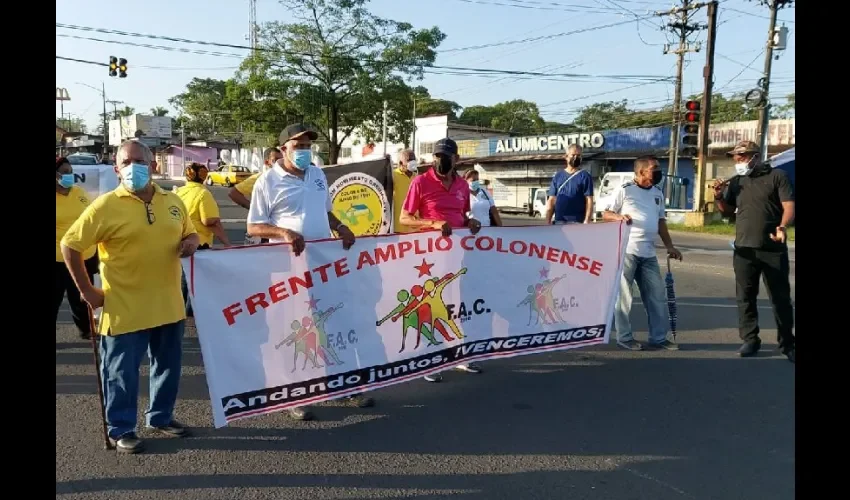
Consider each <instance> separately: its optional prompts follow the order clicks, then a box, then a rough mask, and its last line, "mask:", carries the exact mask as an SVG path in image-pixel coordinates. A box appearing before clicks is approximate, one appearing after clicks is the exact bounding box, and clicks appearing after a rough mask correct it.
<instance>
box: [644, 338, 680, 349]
mask: <svg viewBox="0 0 850 500" xmlns="http://www.w3.org/2000/svg"><path fill="white" fill-rule="evenodd" d="M648 345H649V348H650V349H664V350H667V351H678V350H679V344H677V343H675V342H673V341H672V340H667V339H664V340H662V341H661V342H659V343H657V344H654V343H652V342H650V343H649V344H648Z"/></svg>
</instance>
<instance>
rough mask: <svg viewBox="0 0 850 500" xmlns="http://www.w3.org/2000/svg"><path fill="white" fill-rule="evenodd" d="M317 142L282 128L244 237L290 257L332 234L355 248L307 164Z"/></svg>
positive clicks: (312, 135) (306, 415)
mask: <svg viewBox="0 0 850 500" xmlns="http://www.w3.org/2000/svg"><path fill="white" fill-rule="evenodd" d="M317 137H318V134H316V132H315V131H313V130H309V129H308V128H307V127H305V126H304V125H301V124H295V125H290V126H288V127H286V129H285V130H284V131H283V132H282V133H281V134H280V144H281V153H283V158H281V159H280V160H278V161H276V162H275V163H274V165H273V166H272V167H271V168H269V169H268V170H266V171H265V172H263V173H262V174H260V177H259V178H258V179H257V182H256V184H255V185H254V190H253V193H252V195H251V207H250V208H249V209H248V235H249V236H252V237H257V238H268V240H269V241H270V242H271V243H281V242H282V243H289V244H291V245H292V249H293V253H294V254H295V256H298V255H301V252H303V251H304V248H305V245H306V243H305V242H306V241H308V240H309V241H312V240H321V239H326V238H330V237H331V230H333V231H335V232H336V233H337V234H338V235H339V237H340V238H341V239H342V247H343V248H344V249H346V250H348V249H349V248H351V246H352V245H354V233H352V232H351V230H350V229H349V228H348V227H347V226H345V225H344V224H343V223H341V222H340V221H339V219H337V218H336V216H335V215H334V214H333V213H332V212H331V210H332V205H331V198H330V195H329V194H328V180H327V178H326V177H325V173H324V172H323V171H322V169H321V168H319V167H317V166H315V165H313V164H312V163H311V161H312V156H313V153H312V150H311V149H310V147H311V146H312V142H313V141H314V140H316V138H317ZM348 400H349V401H350V402H352V403H354V404H355V405H356V406H358V407H360V408H364V407H368V406H372V405H373V404H374V401H373V400H372V398H368V397H365V396H361V395H355V396H351V397H349V398H348ZM289 413H290V415H291V416H292V417H293V418H295V419H298V420H309V419H311V418H312V417H313V415H312V413H311V412H310V410H309V408H308V407H306V406H304V407H300V408H295V409H293V410H290V412H289Z"/></svg>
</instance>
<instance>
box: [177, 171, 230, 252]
mask: <svg viewBox="0 0 850 500" xmlns="http://www.w3.org/2000/svg"><path fill="white" fill-rule="evenodd" d="M237 186H238V184H237ZM176 193H177V196H179V197H180V199H181V200H182V201H183V205H185V206H186V210H187V211H188V212H189V219H191V220H192V225H194V226H195V230H196V231H198V238H199V239H200V240H201V245H203V244H205V243H206V244H207V245H209V246H212V244H213V237H214V235H213V232H212V230H211V229H210V228H209V227H208V226H207V223H208V222H209V220H210V219H218V218H220V215H219V211H218V203H216V202H215V197H214V196H213V194H212V193H211V192H210V191H209V189H207V188H205V187H204V185H203V184H201V183H200V182H187V183H186V185H185V186H180V187H179V188H177V191H176Z"/></svg>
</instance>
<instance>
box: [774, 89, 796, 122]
mask: <svg viewBox="0 0 850 500" xmlns="http://www.w3.org/2000/svg"><path fill="white" fill-rule="evenodd" d="M794 94H795V92H791V93H790V94H788V95H787V96H785V104H782V105H780V106H773V107H771V110H770V117H771V118H793V117H794V114H795V113H794V112H795V111H796V109H797V106H796V102H795V95H794Z"/></svg>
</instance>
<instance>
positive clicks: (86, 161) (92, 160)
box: [66, 153, 99, 165]
mask: <svg viewBox="0 0 850 500" xmlns="http://www.w3.org/2000/svg"><path fill="white" fill-rule="evenodd" d="M66 158H68V163H70V164H71V165H97V164H98V163H99V162H98V161H97V155H94V154H91V153H74V154H71V155H68V156H67V157H66Z"/></svg>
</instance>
